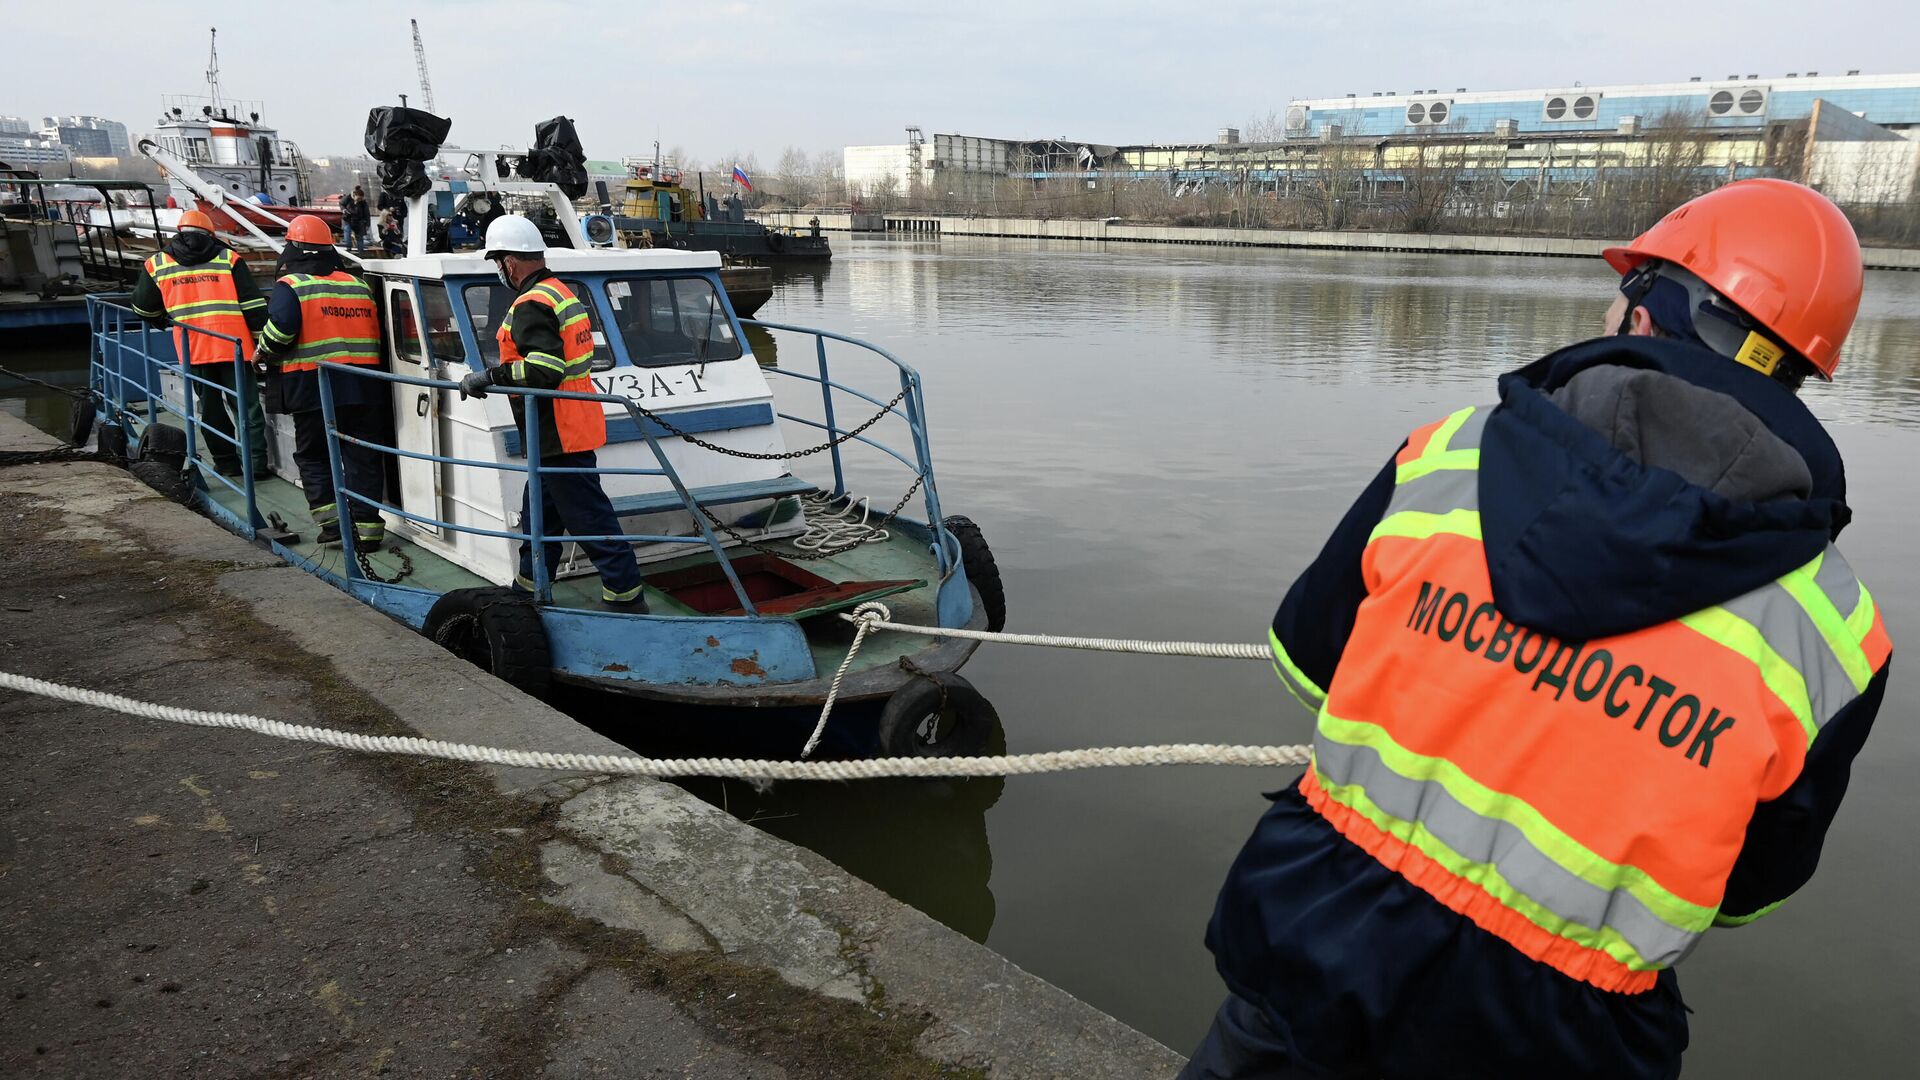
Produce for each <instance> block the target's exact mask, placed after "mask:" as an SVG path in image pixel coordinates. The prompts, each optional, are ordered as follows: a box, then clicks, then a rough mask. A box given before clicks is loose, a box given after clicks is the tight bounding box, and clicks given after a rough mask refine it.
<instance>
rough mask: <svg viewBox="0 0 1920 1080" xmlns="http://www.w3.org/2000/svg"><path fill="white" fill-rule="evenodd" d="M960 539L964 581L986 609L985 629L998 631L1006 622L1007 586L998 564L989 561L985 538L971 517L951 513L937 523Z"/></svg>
mask: <svg viewBox="0 0 1920 1080" xmlns="http://www.w3.org/2000/svg"><path fill="white" fill-rule="evenodd" d="M940 524H941V525H943V526H945V528H946V530H947V531H948V532H950V533H952V534H953V535H954V539H956V540H959V541H960V564H961V565H962V566H964V567H966V568H967V581H968V582H969V583H970V584H972V585H973V587H974V589H975V591H977V592H979V594H980V602H981V603H982V604H983V605H984V606H985V607H986V609H987V629H988V630H990V631H992V632H994V633H999V632H1000V631H1001V630H1003V629H1005V628H1006V625H1007V588H1006V586H1005V585H1004V584H1003V583H1002V582H1001V581H1000V567H999V565H998V564H996V563H995V562H994V561H993V551H992V549H990V548H988V547H987V538H986V535H985V534H984V533H982V532H981V531H980V526H978V525H975V524H974V523H973V519H972V518H969V517H963V516H961V515H959V514H954V515H953V516H951V517H948V518H945V519H943V520H942V521H941V522H940Z"/></svg>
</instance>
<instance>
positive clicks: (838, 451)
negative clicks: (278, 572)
mask: <svg viewBox="0 0 1920 1080" xmlns="http://www.w3.org/2000/svg"><path fill="white" fill-rule="evenodd" d="M87 304H88V317H89V322H90V325H91V328H92V332H93V335H94V338H95V347H94V349H93V350H92V353H93V355H92V358H91V368H92V380H93V386H94V389H95V390H96V391H97V392H98V393H99V394H100V396H101V398H102V401H103V402H104V403H105V404H106V406H107V409H108V413H109V415H108V418H107V419H108V421H109V422H116V423H118V422H122V421H123V420H128V419H130V420H132V421H133V422H135V423H137V424H139V425H141V426H142V427H144V426H145V425H146V424H150V423H153V422H155V421H156V420H157V419H158V416H159V410H165V411H167V412H171V413H173V414H174V415H175V416H178V417H179V418H180V421H181V425H182V427H183V428H184V429H185V432H186V438H187V454H188V457H189V459H190V460H193V459H195V455H196V453H197V447H198V446H199V441H200V438H201V436H202V433H203V430H205V431H207V432H208V433H210V434H211V435H213V436H214V437H215V438H218V439H223V440H225V441H226V442H228V443H231V444H233V445H235V446H236V448H237V450H238V453H239V456H240V460H241V473H242V475H241V477H240V479H239V481H238V482H235V481H233V480H230V479H228V478H227V477H225V476H221V475H220V474H219V473H218V471H217V470H213V469H207V468H201V469H200V472H201V475H202V476H203V477H211V478H213V479H215V480H217V481H218V482H219V483H221V484H223V485H225V486H226V487H227V488H228V489H230V490H232V491H234V492H235V493H236V494H238V495H239V496H240V497H241V498H242V499H243V500H244V502H245V505H246V513H247V520H245V521H244V522H243V521H240V520H239V519H237V518H235V517H233V516H232V515H231V514H230V513H229V512H227V511H226V510H225V508H224V507H223V506H221V505H220V504H219V503H218V501H216V500H209V503H210V505H209V509H211V510H214V511H215V512H217V513H221V514H222V515H223V516H225V517H227V518H228V520H230V521H232V522H233V523H234V524H235V525H238V526H241V527H242V528H244V529H245V530H247V531H248V532H249V533H251V532H253V531H255V530H258V529H261V528H264V527H265V526H266V522H265V521H264V520H263V519H262V518H261V516H260V513H259V508H258V502H257V499H256V493H255V476H256V462H255V461H254V459H253V454H252V450H251V440H250V439H249V438H248V430H247V425H248V423H250V422H251V420H252V414H253V412H254V411H255V408H256V404H255V403H254V402H253V400H252V398H253V392H252V387H253V383H252V371H251V365H250V364H249V363H248V362H247V361H246V360H245V358H244V357H243V355H242V351H241V345H240V342H239V341H238V340H236V339H234V338H231V337H228V336H226V335H223V334H216V333H213V332H211V331H206V330H200V329H197V328H194V327H182V328H179V329H182V330H184V331H185V332H186V333H199V334H208V335H209V336H211V337H214V338H218V339H220V340H222V341H225V342H227V343H229V344H231V345H232V347H233V350H234V361H233V363H234V370H235V386H236V387H238V388H240V389H238V390H236V389H229V388H227V387H225V386H222V385H221V384H220V383H217V382H214V381H212V380H209V379H206V378H203V377H201V376H199V375H196V374H194V373H192V372H191V371H190V370H189V368H190V366H191V365H188V364H186V363H184V362H183V361H181V360H180V359H179V358H178V357H176V358H174V359H173V360H172V361H168V360H166V359H163V358H161V357H160V356H158V355H156V354H155V352H154V347H153V339H152V335H153V334H156V333H161V334H164V333H167V332H168V331H165V330H156V329H155V328H153V327H152V326H150V325H149V324H147V323H145V322H144V321H143V320H141V319H140V318H139V316H137V315H135V314H134V312H133V311H132V309H131V308H129V307H126V306H125V305H124V304H121V303H116V302H114V301H113V300H111V299H108V298H102V297H89V298H88V301H87ZM130 319H131V320H133V323H134V325H132V326H130V325H129V320H130ZM747 325H752V326H758V327H761V328H762V329H766V330H769V331H783V332H790V333H799V334H807V335H811V336H812V337H813V338H814V339H815V356H816V359H817V366H818V371H819V374H818V375H812V374H806V373H802V372H795V371H786V370H784V369H780V368H772V369H768V370H773V371H778V372H779V373H781V374H783V375H788V376H790V377H793V378H798V379H801V380H804V381H807V382H812V383H816V384H818V385H819V386H820V390H821V408H822V412H823V415H824V422H822V421H816V420H813V419H809V418H807V417H803V416H797V415H793V414H789V413H779V414H778V415H779V416H780V417H781V418H782V419H786V420H791V421H793V422H795V423H798V424H801V425H804V426H807V427H810V428H814V429H817V430H820V431H824V432H825V433H826V434H827V438H828V441H829V442H831V443H833V444H834V445H833V446H832V447H831V449H830V450H829V451H828V453H830V455H831V461H832V467H833V476H834V486H833V490H832V496H833V497H834V498H842V497H844V496H845V495H846V494H847V491H846V469H845V462H844V459H843V448H844V447H845V446H847V445H848V444H849V443H852V442H858V443H860V444H863V445H866V446H869V447H872V448H874V449H875V450H878V451H880V452H881V453H883V454H885V455H887V456H889V457H891V458H893V459H894V460H895V461H898V462H899V463H900V464H901V465H903V466H905V467H906V468H907V469H908V470H909V471H910V472H911V473H912V474H913V475H914V476H915V477H916V478H918V480H919V484H920V488H921V490H922V492H923V496H924V500H925V505H926V510H927V522H928V524H929V526H930V531H931V532H932V534H933V536H934V537H935V538H936V542H935V543H934V544H933V551H934V556H935V559H936V562H937V564H938V567H939V571H940V577H941V579H942V580H944V579H945V578H946V577H947V576H948V574H949V573H950V572H951V568H952V567H953V566H954V565H956V564H957V562H958V559H959V551H958V549H957V546H954V547H952V548H951V549H950V547H949V545H947V544H946V543H944V542H942V541H943V538H944V536H945V534H944V532H943V531H942V530H941V529H940V527H939V522H940V520H941V519H940V503H939V494H938V492H937V490H936V488H935V484H934V477H933V464H932V454H931V449H930V446H929V442H928V439H927V432H926V419H925V410H924V403H923V401H922V400H921V383H920V376H919V373H918V372H916V371H914V370H913V368H911V367H909V366H908V365H907V364H906V363H904V362H902V361H901V360H900V359H899V358H898V357H896V356H894V355H893V354H891V353H889V352H887V351H886V350H884V349H881V348H879V347H877V346H874V345H871V344H868V343H867V342H863V341H860V340H858V339H855V338H851V337H846V336H844V335H841V334H835V333H832V332H830V331H824V330H814V329H810V328H807V327H798V326H788V325H783V324H779V323H763V322H748V323H747ZM130 331H132V332H131V333H130ZM133 338H137V339H138V348H135V347H134V346H133V345H131V344H130V343H129V342H130V340H131V339H133ZM829 339H832V340H835V341H841V342H846V343H848V344H851V345H855V346H858V347H860V348H862V349H865V350H867V351H869V352H873V353H876V354H878V355H879V356H881V357H883V358H884V359H886V360H887V361H888V362H889V363H891V364H892V365H893V366H894V368H895V369H896V371H897V373H898V378H899V385H900V389H901V396H900V398H899V404H898V405H897V406H889V405H888V404H887V403H886V402H883V401H881V400H880V399H879V398H877V397H875V396H873V395H871V394H868V393H866V392H865V391H862V390H859V389H856V388H854V387H851V386H848V385H845V384H843V383H840V382H836V381H835V380H834V379H833V377H832V375H831V372H830V370H829V366H828V362H827V344H826V343H827V341H828V340H829ZM127 353H133V354H135V355H136V357H137V359H138V361H139V365H138V370H139V377H138V378H135V377H134V376H131V375H129V374H128V373H127V370H126V369H127V367H128V366H129V365H128V364H127V363H126V362H125V358H126V354H127ZM109 355H111V356H112V357H113V359H114V363H112V364H109V363H107V362H106V358H107V357H108V356H109ZM319 366H320V369H321V377H320V399H321V412H322V416H323V418H324V423H325V428H326V435H327V456H328V467H329V469H330V470H331V472H332V474H333V481H334V489H335V500H336V502H337V503H338V504H340V506H341V508H342V512H341V513H340V515H339V518H340V521H341V526H342V527H341V530H340V535H341V545H342V547H343V549H344V553H345V555H346V556H347V558H346V560H345V562H346V566H347V570H346V573H347V576H348V577H351V578H362V577H364V574H363V572H362V571H361V569H360V566H359V559H358V558H357V555H358V554H359V552H358V551H357V550H356V546H357V543H358V537H356V536H355V535H354V530H353V529H352V528H351V522H352V512H351V503H354V502H357V503H360V504H363V505H366V506H369V507H373V508H375V509H377V510H379V511H381V512H383V513H388V514H392V515H394V516H395V517H397V518H402V519H405V520H407V521H411V522H415V523H417V524H420V525H425V526H431V527H435V528H439V529H444V530H452V531H454V532H461V533H468V534H472V535H477V536H488V537H495V538H499V539H508V540H518V541H521V542H523V543H526V544H528V545H530V547H531V552H530V563H531V568H532V570H533V574H532V580H533V585H534V589H533V591H534V595H535V597H536V598H537V599H538V600H539V601H540V602H551V601H552V598H553V581H552V576H551V568H549V567H548V566H547V565H546V549H545V545H546V544H548V543H558V542H563V541H566V540H573V541H581V540H599V541H618V542H626V543H676V544H705V545H706V546H707V547H708V548H709V549H710V550H711V551H712V552H713V554H714V558H715V561H716V562H718V563H719V565H720V567H721V569H722V572H723V573H724V574H725V575H726V578H727V582H728V584H729V585H730V586H731V587H732V589H733V592H734V596H735V598H736V599H737V600H738V601H739V602H740V607H741V610H742V611H744V612H746V613H747V614H749V615H753V614H757V609H756V607H755V606H754V604H753V601H752V599H751V598H750V597H749V596H748V595H747V592H746V589H745V587H744V586H743V585H742V584H741V581H740V578H739V575H738V573H737V572H736V571H735V569H734V566H733V563H732V560H731V559H730V558H729V557H728V555H727V552H726V549H725V548H724V546H723V545H722V544H721V542H720V539H719V537H718V536H717V535H716V534H715V532H714V530H713V528H712V526H711V523H710V521H709V519H708V517H707V515H706V514H705V513H704V512H703V508H702V506H701V504H700V503H699V502H698V500H697V499H696V498H695V497H694V495H693V494H692V493H691V492H690V491H689V490H688V488H687V486H686V484H685V483H684V481H682V479H681V478H680V475H679V472H678V471H677V470H676V469H675V468H674V466H673V463H672V461H671V460H670V459H669V457H668V455H667V453H666V451H665V449H664V448H663V447H662V446H661V436H659V435H656V434H655V433H654V431H653V430H652V426H651V425H649V424H647V423H646V422H645V416H644V412H643V410H642V409H641V408H640V406H639V405H637V404H636V403H635V402H633V401H631V400H629V399H628V398H625V397H621V396H618V395H613V394H599V393H580V392H573V391H560V390H535V389H530V388H525V387H507V386H498V387H493V388H491V391H490V392H492V393H499V394H505V395H509V396H514V395H517V396H521V397H525V398H542V397H545V398H553V399H570V400H576V401H594V402H603V403H612V404H616V405H619V406H620V407H621V408H623V409H625V410H626V412H627V414H628V415H629V416H630V417H631V418H632V420H633V422H634V427H635V429H636V430H637V431H638V432H639V433H640V436H641V437H642V438H643V439H644V440H645V441H646V443H647V446H648V449H649V450H650V451H651V452H652V454H653V457H654V461H655V462H656V463H657V465H658V467H657V468H651V469H649V468H635V467H619V466H598V467H594V468H584V467H576V466H556V465H545V464H542V462H541V451H540V410H539V409H537V408H533V409H524V410H522V413H523V416H524V421H523V423H524V432H523V435H522V439H521V444H522V446H524V447H525V450H526V463H525V464H524V465H521V464H515V463H512V462H506V461H478V460H473V459H468V458H457V457H450V456H446V455H441V454H429V453H422V452H420V451H415V450H406V449H403V448H401V447H399V446H393V445H388V444H385V443H380V442H375V441H372V440H368V439H363V438H359V437H357V436H353V435H348V434H345V433H342V432H341V431H340V430H339V428H338V422H337V414H336V408H335V403H334V396H333V382H332V380H333V379H334V378H336V377H352V378H368V379H375V380H378V381H380V382H384V383H388V384H399V385H406V386H416V387H422V388H428V389H434V390H451V391H458V389H459V384H458V383H456V382H452V381H449V380H444V379H428V378H422V377H418V376H411V375H401V374H397V373H394V372H389V371H382V370H379V369H377V368H372V367H367V366H356V365H342V364H335V363H322V364H321V365H319ZM162 371H166V372H171V373H173V374H174V375H176V376H178V377H179V378H180V379H181V383H182V387H183V392H182V405H181V407H180V408H175V407H174V405H173V404H172V403H171V402H169V401H167V400H166V396H165V393H164V392H163V388H162V387H161V386H160V385H158V375H159V373H160V372H162ZM134 388H137V389H138V390H139V391H140V393H139V394H138V395H137V396H139V397H143V398H144V399H145V400H146V401H147V402H148V403H149V404H148V405H147V408H146V410H145V413H144V415H142V414H141V413H138V412H135V411H134V410H133V409H131V408H130V406H131V404H132V402H133V399H134V397H135V396H136V395H135V394H133V393H132V392H131V391H132V390H133V389H134ZM196 388H200V389H198V390H197V391H196ZM835 391H840V392H842V393H846V394H851V395H853V396H854V397H856V398H858V399H859V400H862V401H865V402H867V403H869V404H871V405H873V406H875V407H876V408H881V409H883V410H884V411H885V412H887V413H888V414H890V415H892V416H895V417H898V418H899V419H901V420H903V421H904V422H905V423H906V424H907V426H908V429H909V431H910V433H911V435H912V439H913V458H912V459H909V458H908V457H907V456H905V455H903V454H901V453H900V452H899V451H897V450H895V449H893V448H892V447H889V446H886V445H884V444H882V443H880V442H878V441H877V440H875V439H872V438H870V437H868V436H866V435H864V434H860V435H851V434H850V433H849V432H848V431H847V430H845V429H842V428H841V427H839V425H838V422H837V420H836V419H835V408H834V392H835ZM196 392H199V393H219V394H222V395H225V396H227V397H228V398H229V399H231V400H232V401H233V403H234V411H235V412H236V413H237V414H238V416H239V417H240V421H241V422H240V423H239V425H238V429H237V431H236V432H235V434H234V435H233V436H229V435H227V434H226V433H224V432H220V431H213V430H211V429H206V426H205V425H204V424H203V423H202V422H201V420H200V419H199V417H198V415H197V413H196V411H195V409H194V404H195V397H194V395H195V393H196ZM669 422H670V420H669ZM342 443H348V444H352V445H355V446H360V447H364V448H366V449H368V450H372V451H375V452H376V453H380V454H387V455H394V456H397V457H405V458H412V459H415V460H422V461H429V462H435V463H438V464H442V465H450V466H455V467H461V468H480V469H492V470H495V471H505V472H518V473H522V474H524V475H525V476H526V477H527V481H526V483H527V492H526V500H527V513H526V515H525V520H523V521H522V522H521V523H520V524H521V529H520V530H519V531H515V530H502V529H488V528H483V527H480V526H476V525H466V524H460V523H457V522H453V521H446V520H441V519H439V518H434V517H430V516H427V515H423V514H420V513H417V512H414V511H410V510H405V509H402V508H400V507H398V506H394V505H391V504H389V503H387V502H384V501H382V500H380V499H378V498H375V497H374V496H373V494H371V493H368V492H362V491H356V490H353V489H352V488H350V487H348V486H347V483H346V475H345V470H344V468H343V465H342V461H341V456H340V446H341V444H342ZM195 463H196V465H198V462H197V460H196V462H195ZM383 471H384V470H383ZM558 474H591V475H595V476H662V477H665V478H666V479H667V482H668V483H669V484H670V485H671V486H672V487H673V489H674V492H675V494H676V495H678V496H679V498H680V500H681V504H682V505H683V506H684V507H685V508H686V509H687V510H688V511H689V513H690V514H691V516H692V518H693V520H694V524H695V525H696V526H697V527H698V529H699V535H698V536H675V535H657V534H642V533H616V534H608V535H605V536H571V535H567V534H564V533H563V534H558V535H549V534H548V533H547V532H546V529H545V524H546V523H545V521H544V520H543V518H544V505H545V500H544V498H543V492H542V478H543V477H545V476H549V475H558Z"/></svg>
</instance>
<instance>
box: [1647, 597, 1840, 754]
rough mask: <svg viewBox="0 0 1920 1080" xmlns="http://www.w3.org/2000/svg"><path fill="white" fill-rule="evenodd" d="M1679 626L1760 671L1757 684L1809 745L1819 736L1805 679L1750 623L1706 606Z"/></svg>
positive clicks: (1724, 611) (1681, 620) (1683, 618)
mask: <svg viewBox="0 0 1920 1080" xmlns="http://www.w3.org/2000/svg"><path fill="white" fill-rule="evenodd" d="M1680 622H1681V624H1682V625H1684V626H1686V627H1688V628H1689V629H1691V630H1693V631H1694V632H1695V633H1698V634H1699V635H1700V636H1702V637H1704V638H1706V639H1707V640H1708V641H1711V642H1713V643H1714V644H1716V645H1719V646H1721V647H1723V648H1725V649H1727V650H1728V651H1730V652H1732V653H1733V654H1734V655H1736V656H1740V657H1744V658H1745V659H1746V660H1747V661H1748V662H1749V663H1751V664H1753V665H1754V666H1755V667H1757V668H1759V669H1760V681H1761V682H1763V683H1765V684H1766V686H1767V689H1768V690H1770V691H1772V692H1773V696H1774V697H1776V698H1778V699H1779V700H1780V703H1781V704H1783V705H1785V706H1786V707H1787V709H1788V710H1789V711H1790V712H1792V713H1793V715H1794V718H1795V719H1797V720H1799V721H1800V726H1801V728H1802V729H1804V730H1805V731H1806V733H1807V742H1808V743H1812V742H1813V738H1814V736H1815V735H1818V734H1819V733H1820V725H1819V724H1818V723H1816V722H1815V720H1814V716H1813V701H1812V699H1811V698H1810V697H1809V696H1808V694H1807V678H1806V676H1805V675H1802V674H1801V673H1800V670H1799V669H1798V668H1796V667H1794V666H1793V665H1792V664H1790V663H1788V662H1787V660H1786V659H1785V658H1784V657H1782V656H1781V655H1780V654H1779V653H1777V652H1775V651H1773V646H1771V645H1769V644H1767V639H1766V638H1765V637H1764V636H1762V635H1761V633H1760V630H1759V629H1758V628H1757V627H1755V626H1754V625H1753V624H1752V623H1750V622H1748V621H1747V620H1745V619H1743V618H1741V617H1740V616H1738V615H1735V614H1734V613H1733V612H1731V611H1728V610H1727V609H1726V608H1723V607H1710V608H1704V609H1702V610H1700V611H1696V612H1694V613H1693V614H1691V615H1682V616H1681V617H1680Z"/></svg>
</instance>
